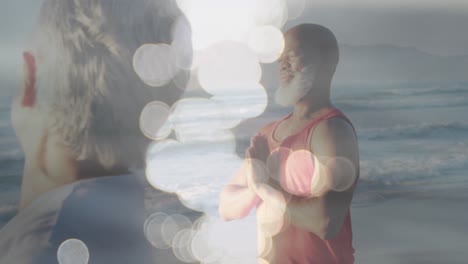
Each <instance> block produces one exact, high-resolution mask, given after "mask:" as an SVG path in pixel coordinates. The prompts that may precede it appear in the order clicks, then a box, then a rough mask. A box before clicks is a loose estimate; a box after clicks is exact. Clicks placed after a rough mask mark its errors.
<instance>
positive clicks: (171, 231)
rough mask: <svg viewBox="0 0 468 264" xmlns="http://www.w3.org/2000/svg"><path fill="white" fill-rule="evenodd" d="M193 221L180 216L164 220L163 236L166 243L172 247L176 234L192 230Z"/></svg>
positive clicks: (176, 215) (172, 216)
mask: <svg viewBox="0 0 468 264" xmlns="http://www.w3.org/2000/svg"><path fill="white" fill-rule="evenodd" d="M191 226H192V223H191V221H190V220H189V219H188V218H187V217H185V216H183V215H180V214H175V215H171V216H169V217H167V218H166V220H164V222H163V224H162V236H163V239H164V241H165V242H166V243H167V244H169V245H172V244H173V240H174V237H175V236H176V234H177V233H178V232H179V231H180V230H183V229H190V227H191Z"/></svg>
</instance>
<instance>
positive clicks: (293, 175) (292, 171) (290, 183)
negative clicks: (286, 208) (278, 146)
mask: <svg viewBox="0 0 468 264" xmlns="http://www.w3.org/2000/svg"><path fill="white" fill-rule="evenodd" d="M315 164H316V158H315V156H314V155H313V154H312V153H311V152H310V151H307V150H297V151H294V152H293V153H291V154H290V155H289V156H288V158H287V160H286V168H285V169H286V170H285V173H284V174H283V177H282V178H281V186H283V188H284V189H285V190H286V191H287V192H289V193H291V194H294V195H297V196H306V197H308V196H311V194H312V180H313V178H314V177H320V175H319V173H318V170H315Z"/></svg>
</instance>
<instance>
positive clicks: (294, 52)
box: [279, 33, 304, 87]
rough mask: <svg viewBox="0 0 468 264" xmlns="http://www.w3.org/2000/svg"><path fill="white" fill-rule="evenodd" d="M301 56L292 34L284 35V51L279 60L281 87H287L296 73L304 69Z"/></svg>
mask: <svg viewBox="0 0 468 264" xmlns="http://www.w3.org/2000/svg"><path fill="white" fill-rule="evenodd" d="M301 57H302V54H301V52H300V50H299V41H298V39H297V37H296V34H294V33H286V35H285V49H284V52H283V54H282V55H281V57H280V58H279V66H280V83H281V86H282V87H287V86H288V85H289V84H290V83H291V81H292V80H293V79H294V77H295V76H296V75H297V73H299V72H301V71H302V69H303V68H304V65H303V63H302V62H301Z"/></svg>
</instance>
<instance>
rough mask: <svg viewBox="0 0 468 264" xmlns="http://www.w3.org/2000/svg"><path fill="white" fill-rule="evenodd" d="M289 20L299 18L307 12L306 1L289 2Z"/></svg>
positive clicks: (290, 0) (289, 0)
mask: <svg viewBox="0 0 468 264" xmlns="http://www.w3.org/2000/svg"><path fill="white" fill-rule="evenodd" d="M286 2H287V5H288V19H289V20H293V19H296V18H299V17H300V16H301V15H302V13H303V12H304V10H305V7H306V0H287V1H286Z"/></svg>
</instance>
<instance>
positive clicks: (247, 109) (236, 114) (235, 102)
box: [211, 83, 268, 128]
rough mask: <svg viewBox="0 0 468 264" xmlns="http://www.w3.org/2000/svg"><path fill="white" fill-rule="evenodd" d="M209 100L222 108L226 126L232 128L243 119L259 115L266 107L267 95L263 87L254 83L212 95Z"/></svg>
mask: <svg viewBox="0 0 468 264" xmlns="http://www.w3.org/2000/svg"><path fill="white" fill-rule="evenodd" d="M211 100H212V101H215V102H218V103H219V104H220V105H221V106H222V109H224V113H223V116H224V120H225V121H226V128H234V127H235V126H237V125H238V124H239V123H240V122H241V121H242V120H244V119H247V118H253V117H256V116H259V115H261V114H262V113H263V112H264V111H265V109H266V107H267V104H268V95H267V93H266V91H265V88H264V87H263V86H262V85H261V84H259V83H256V84H252V85H245V86H244V87H240V88H239V89H237V90H236V91H234V92H233V93H230V94H225V95H222V96H214V97H212V98H211ZM229 121H231V122H229Z"/></svg>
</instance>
